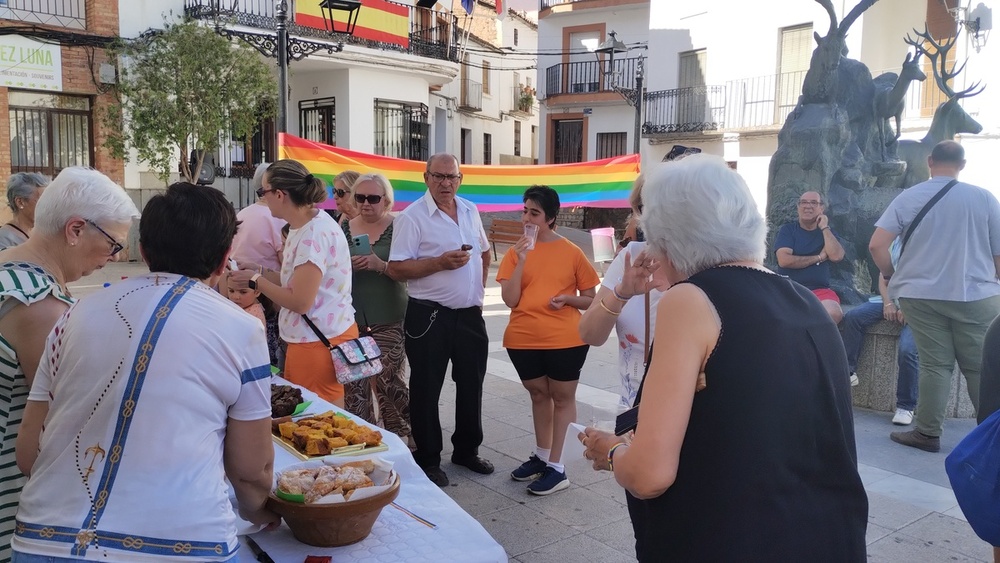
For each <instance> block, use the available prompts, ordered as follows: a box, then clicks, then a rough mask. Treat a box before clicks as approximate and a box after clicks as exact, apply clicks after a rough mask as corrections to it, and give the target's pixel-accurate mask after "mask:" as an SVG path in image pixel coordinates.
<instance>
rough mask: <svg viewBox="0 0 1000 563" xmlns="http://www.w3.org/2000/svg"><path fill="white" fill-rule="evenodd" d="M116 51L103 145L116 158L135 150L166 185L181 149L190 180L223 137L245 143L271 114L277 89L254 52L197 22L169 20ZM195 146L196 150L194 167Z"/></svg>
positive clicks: (183, 171) (183, 167)
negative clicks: (114, 95)
mask: <svg viewBox="0 0 1000 563" xmlns="http://www.w3.org/2000/svg"><path fill="white" fill-rule="evenodd" d="M111 51H112V52H111V55H112V59H113V60H115V59H117V60H120V61H121V67H122V69H121V72H120V76H119V80H118V85H117V92H118V99H119V101H120V105H118V106H112V107H110V108H109V109H108V111H107V112H106V113H105V115H104V121H105V124H106V125H107V127H108V131H110V133H109V135H108V139H107V140H106V142H105V146H106V147H107V148H108V149H109V150H110V151H111V153H112V154H113V155H115V156H116V157H118V158H125V157H126V154H127V151H128V150H129V149H135V151H136V152H137V153H138V157H139V160H140V161H142V162H146V163H148V164H149V165H150V166H151V167H152V168H153V169H154V170H156V171H157V173H158V175H159V176H160V178H162V179H163V180H164V181H166V180H167V178H168V177H169V175H170V172H171V161H172V159H173V158H174V157H177V156H178V151H179V153H180V154H179V156H180V167H181V175H182V176H183V177H184V179H185V180H186V181H188V182H192V183H193V182H195V180H196V179H197V178H196V177H197V171H198V170H200V169H201V165H202V162H203V159H204V155H205V153H210V152H213V151H215V150H216V149H218V147H219V145H220V144H221V139H222V137H223V135H225V133H226V132H231V133H232V135H233V137H234V138H246V137H248V136H249V135H251V134H252V133H253V131H254V129H255V128H256V126H257V124H258V123H259V122H260V120H262V119H265V118H268V117H271V116H272V115H273V114H274V108H275V104H276V101H277V98H276V97H277V91H278V88H277V85H276V81H275V79H274V76H273V75H272V74H271V72H270V70H269V69H268V66H267V64H265V63H264V61H262V60H261V59H260V57H259V56H258V55H257V52H256V51H254V50H253V49H252V48H250V47H248V46H246V45H244V44H242V43H240V42H230V41H229V40H227V39H226V38H224V37H222V36H220V35H218V34H217V33H215V32H214V31H213V30H212V29H211V28H208V27H204V26H201V25H199V24H198V23H197V22H195V21H190V20H189V21H182V22H179V23H171V22H169V21H168V22H164V29H163V30H158V31H152V32H147V33H146V34H144V35H143V36H142V37H140V38H139V39H136V40H131V41H121V42H119V43H117V44H116V45H115V47H113V48H112V50H111ZM192 149H198V151H199V152H198V157H197V162H196V163H194V166H191V163H190V162H189V160H188V155H189V154H190V151H191V150H192Z"/></svg>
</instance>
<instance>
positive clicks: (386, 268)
mask: <svg viewBox="0 0 1000 563" xmlns="http://www.w3.org/2000/svg"><path fill="white" fill-rule="evenodd" d="M384 263H385V266H383V267H382V271H381V272H379V273H378V275H380V276H384V275H385V273H386V272H388V271H389V262H388V261H386V262H384Z"/></svg>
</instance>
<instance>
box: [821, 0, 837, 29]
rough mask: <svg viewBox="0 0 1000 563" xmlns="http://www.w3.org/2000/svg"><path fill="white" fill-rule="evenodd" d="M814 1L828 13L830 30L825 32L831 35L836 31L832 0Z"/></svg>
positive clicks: (835, 15) (835, 12)
mask: <svg viewBox="0 0 1000 563" xmlns="http://www.w3.org/2000/svg"><path fill="white" fill-rule="evenodd" d="M816 2H817V3H818V4H819V5H820V6H823V9H824V10H826V13H827V14H830V31H828V32H827V35H828V36H829V35H833V32H835V31H837V11H836V10H834V9H833V2H832V0H816Z"/></svg>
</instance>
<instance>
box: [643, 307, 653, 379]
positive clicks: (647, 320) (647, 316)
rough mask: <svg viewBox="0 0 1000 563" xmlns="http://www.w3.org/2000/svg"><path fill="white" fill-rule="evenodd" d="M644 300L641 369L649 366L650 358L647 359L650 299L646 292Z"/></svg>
mask: <svg viewBox="0 0 1000 563" xmlns="http://www.w3.org/2000/svg"><path fill="white" fill-rule="evenodd" d="M644 300H645V302H646V336H645V338H644V339H643V341H642V342H643V344H644V349H643V351H642V362H643V363H642V365H643V367H646V366H648V365H649V361H650V358H649V316H650V311H649V308H650V301H651V300H650V297H649V291H647V292H646V296H645V299H644Z"/></svg>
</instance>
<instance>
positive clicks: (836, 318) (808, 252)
mask: <svg viewBox="0 0 1000 563" xmlns="http://www.w3.org/2000/svg"><path fill="white" fill-rule="evenodd" d="M824 210H825V207H824V205H823V197H822V196H821V195H820V194H819V193H817V192H806V193H804V194H802V195H801V196H800V197H799V202H798V212H799V220H798V222H795V223H786V224H784V225H782V226H781V229H780V230H778V236H777V237H775V239H774V248H775V256H776V258H777V260H778V273H779V274H782V275H785V276H788V277H789V278H791V279H792V280H794V281H797V282H799V283H800V284H802V285H804V286H806V287H807V288H809V289H810V290H812V292H813V293H814V294H815V295H816V297H818V298H819V300H820V302H821V303H822V304H823V307H824V308H825V309H826V312H827V313H829V314H830V318H832V319H833V322H835V323H840V320H841V319H842V318H844V312H843V311H842V310H841V308H840V298H839V297H837V294H836V293H834V291H833V290H832V289H830V264H829V262H840V261H841V260H843V259H844V247H843V246H842V245H841V244H840V241H839V240H837V235H836V234H834V232H833V230H832V229H830V220H829V218H827V216H826V215H825V214H824V213H823V212H824Z"/></svg>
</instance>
